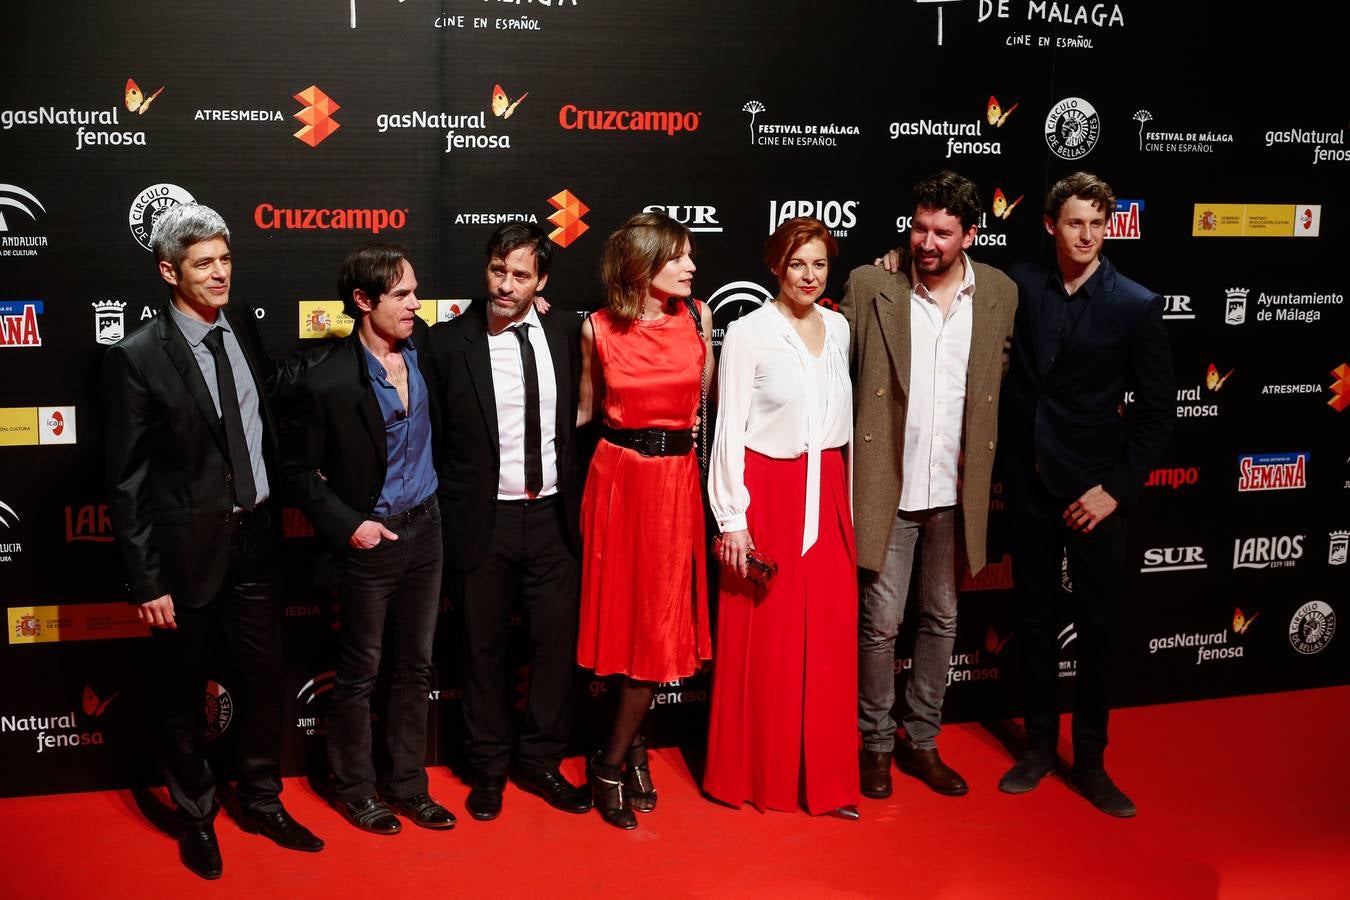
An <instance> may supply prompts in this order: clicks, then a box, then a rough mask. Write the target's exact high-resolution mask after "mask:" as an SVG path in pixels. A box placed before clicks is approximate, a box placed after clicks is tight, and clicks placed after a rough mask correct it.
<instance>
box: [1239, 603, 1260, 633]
mask: <svg viewBox="0 0 1350 900" xmlns="http://www.w3.org/2000/svg"><path fill="white" fill-rule="evenodd" d="M1259 615H1261V613H1259V612H1254V613H1252V617H1251V618H1250V619H1249V618H1247V617H1246V616H1244V615H1243V614H1242V609H1241V607H1239V608H1237V609H1234V610H1233V632H1234V633H1235V634H1246V633H1247V629H1248V628H1251V627H1252V623H1253V622H1255V621H1256V617H1257V616H1259Z"/></svg>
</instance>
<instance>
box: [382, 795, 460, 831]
mask: <svg viewBox="0 0 1350 900" xmlns="http://www.w3.org/2000/svg"><path fill="white" fill-rule="evenodd" d="M389 806H390V808H391V809H393V810H394V811H395V812H397V813H399V814H401V815H404V816H407V817H408V819H409V820H410V821H411V822H412V823H413V824H414V825H420V826H422V827H423V828H435V829H442V830H443V829H446V828H454V827H455V814H454V813H452V812H450V810H448V809H446V808H445V807H444V806H441V805H440V804H439V803H437V802H436V801H435V800H432V799H431V797H430V796H428V795H427V794H413V795H412V796H411V797H409V798H407V799H406V800H399V799H394V798H390V799H389Z"/></svg>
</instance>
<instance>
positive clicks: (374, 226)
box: [253, 203, 408, 234]
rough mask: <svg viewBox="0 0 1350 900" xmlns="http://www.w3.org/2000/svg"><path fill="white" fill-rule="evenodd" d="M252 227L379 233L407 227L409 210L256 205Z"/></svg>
mask: <svg viewBox="0 0 1350 900" xmlns="http://www.w3.org/2000/svg"><path fill="white" fill-rule="evenodd" d="M253 224H254V225H256V226H258V227H259V228H261V229H263V230H265V231H369V232H370V233H371V234H379V233H380V232H381V231H384V230H385V229H393V230H395V231H397V230H399V229H401V228H403V227H404V226H405V225H407V224H408V209H407V207H405V208H403V209H308V208H305V209H287V208H284V207H279V206H273V205H272V204H270V203H259V204H258V205H257V206H256V207H254V209H253Z"/></svg>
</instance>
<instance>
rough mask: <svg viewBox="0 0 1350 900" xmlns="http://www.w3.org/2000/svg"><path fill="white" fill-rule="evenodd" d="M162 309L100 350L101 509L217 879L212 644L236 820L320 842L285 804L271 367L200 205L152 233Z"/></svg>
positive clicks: (207, 874) (166, 216) (218, 226)
mask: <svg viewBox="0 0 1350 900" xmlns="http://www.w3.org/2000/svg"><path fill="white" fill-rule="evenodd" d="M150 244H151V249H152V250H153V251H154V254H155V261H156V262H157V263H158V265H159V274H160V277H161V278H163V279H164V281H165V282H166V283H167V284H168V285H169V292H170V298H169V302H168V303H167V304H166V305H165V306H164V307H163V308H162V309H161V310H160V312H159V314H158V315H157V316H156V317H155V319H154V321H152V322H151V323H149V324H148V325H146V326H145V327H144V328H141V329H140V330H138V331H136V332H135V333H134V334H132V335H130V336H128V337H127V338H126V339H125V340H123V341H122V342H121V343H119V344H116V345H114V346H113V347H111V348H110V349H109V351H108V354H107V356H106V358H105V360H104V379H103V385H104V391H105V395H104V401H105V407H104V408H105V411H106V423H107V428H106V436H105V437H106V450H107V457H106V463H107V479H108V501H109V502H108V508H109V512H110V514H111V518H112V524H113V531H114V533H115V534H116V536H117V546H118V549H119V550H120V552H121V554H122V560H123V563H124V565H125V568H126V576H127V588H128V592H129V594H130V597H129V599H130V601H131V603H133V604H134V605H135V606H136V612H137V616H138V617H139V618H140V620H141V621H142V622H144V623H145V624H146V625H148V626H150V628H151V633H152V638H153V640H152V652H153V653H154V663H153V667H154V672H155V677H154V682H153V685H152V693H153V697H154V701H155V704H156V707H157V708H156V712H157V714H158V715H157V718H158V720H159V722H160V726H161V727H160V728H159V732H160V733H159V736H158V737H159V742H160V745H161V750H162V754H163V761H164V778H165V783H166V784H167V786H168V789H169V795H170V797H172V798H173V801H174V804H175V805H176V807H177V813H178V819H179V821H180V824H181V826H182V830H181V833H180V835H179V855H180V857H181V859H182V861H183V864H184V865H185V866H186V867H187V868H188V869H189V870H190V871H192V872H194V873H195V874H197V875H200V876H201V877H203V878H219V877H220V873H221V859H220V848H219V845H218V844H217V842H216V835H215V831H214V829H213V826H212V821H213V820H214V818H215V814H216V810H217V808H218V803H217V800H216V778H215V776H214V775H213V773H212V771H211V768H210V766H209V765H208V763H207V760H206V754H205V749H204V747H203V730H204V728H205V725H206V722H205V711H204V710H205V703H204V697H205V693H206V689H207V683H208V679H209V676H210V672H209V669H208V664H209V662H210V660H211V657H212V651H213V648H214V647H215V646H216V645H218V644H223V645H224V646H225V647H226V648H227V649H228V650H229V651H230V653H231V655H232V656H233V658H234V661H235V662H236V663H237V668H238V671H239V677H240V683H239V684H237V685H232V686H231V687H233V688H235V690H236V691H237V692H238V694H239V695H240V696H239V701H238V709H239V710H240V711H241V713H242V716H241V719H240V721H239V722H238V723H237V725H236V727H237V728H238V729H239V732H240V733H239V751H240V757H241V758H240V772H241V775H240V779H239V787H238V791H237V794H238V798H239V806H240V821H239V824H240V826H241V827H242V828H243V829H244V830H245V831H250V832H262V833H263V834H265V835H266V836H267V837H269V838H271V839H272V840H273V841H275V842H276V843H278V844H280V845H281V846H283V847H286V848H288V849H292V850H305V851H317V850H321V849H323V841H321V840H319V839H318V838H316V837H315V836H314V835H313V834H311V833H310V832H309V830H308V829H306V828H305V827H304V826H303V825H300V824H299V823H298V822H296V821H295V820H294V819H293V818H291V816H290V815H289V814H288V813H287V812H286V810H285V809H284V808H283V807H282V805H281V800H280V796H279V795H280V792H281V778H280V766H279V762H278V758H279V756H280V751H281V722H282V705H281V694H280V690H279V687H280V686H279V684H278V682H279V681H280V665H281V659H282V655H281V606H280V604H279V603H278V602H277V598H276V594H275V592H274V590H273V572H274V568H275V563H276V556H277V548H278V545H279V543H280V537H281V518H280V514H279V510H278V509H277V504H276V501H275V500H274V499H273V490H274V486H276V485H278V483H279V481H278V478H277V475H276V473H277V467H276V428H275V426H274V424H273V421H272V414H271V410H270V409H269V407H268V402H267V389H268V387H269V386H270V383H271V382H272V380H273V373H274V368H273V366H272V364H271V362H270V361H269V359H268V357H267V354H266V352H265V351H264V350H263V346H262V339H261V336H260V335H259V332H258V326H257V320H256V319H255V317H254V313H253V310H252V309H251V308H249V307H247V306H242V305H239V304H235V305H230V274H231V262H232V261H231V256H230V232H229V229H228V228H227V227H226V226H225V222H224V220H223V219H221V217H220V216H219V215H218V214H217V213H216V212H215V211H214V210H212V209H209V208H208V207H205V206H201V205H199V204H195V203H189V204H183V205H180V206H175V207H173V208H171V209H169V210H167V211H165V212H164V213H163V214H161V215H160V217H159V218H158V220H157V221H156V222H155V225H154V230H153V232H152V234H151V238H150Z"/></svg>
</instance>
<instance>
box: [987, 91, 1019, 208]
mask: <svg viewBox="0 0 1350 900" xmlns="http://www.w3.org/2000/svg"><path fill="white" fill-rule="evenodd" d="M1009 112H1011V110H1009ZM1025 196H1026V194H1023V195H1022V197H1025ZM1022 197H1018V198H1017V199H1016V200H1014V201H1013V202H1012V203H1009V202H1008V198H1007V197H1005V196H1004V195H1003V189H1002V188H994V208H993V210H992V212H993V213H994V218H995V219H1006V218H1008V216H1010V215H1012V211H1013V208H1014V207H1016V206H1017V204H1019V203H1021V202H1022Z"/></svg>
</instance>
